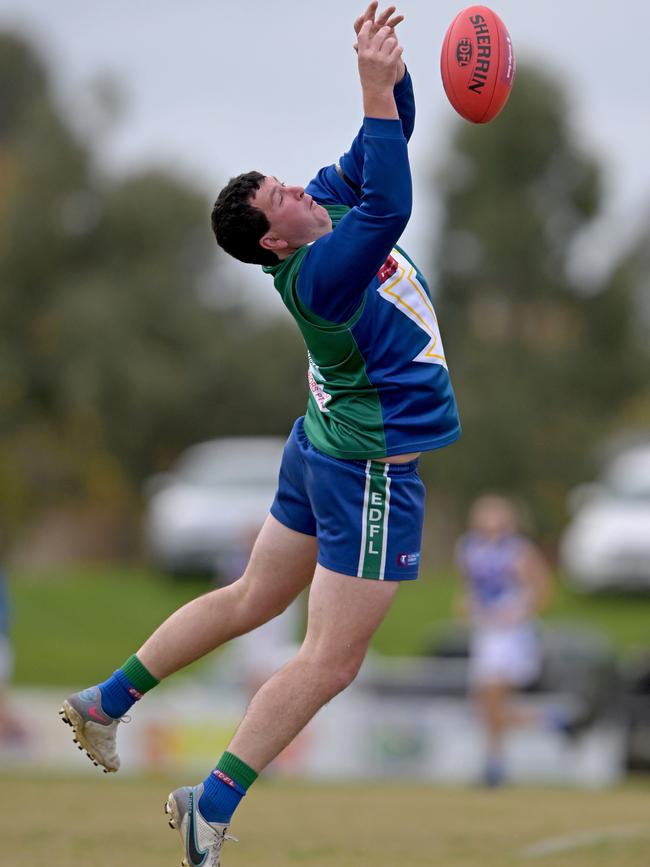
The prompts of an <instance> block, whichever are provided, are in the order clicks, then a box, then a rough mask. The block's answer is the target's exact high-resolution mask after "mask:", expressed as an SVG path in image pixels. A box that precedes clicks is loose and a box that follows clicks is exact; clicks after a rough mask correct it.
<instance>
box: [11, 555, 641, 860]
mask: <svg viewBox="0 0 650 867" xmlns="http://www.w3.org/2000/svg"><path fill="white" fill-rule="evenodd" d="M456 587H457V585H456V581H455V580H454V578H453V576H451V575H448V574H445V573H440V574H436V575H423V576H422V577H421V578H420V580H418V581H415V582H407V584H406V585H405V586H404V587H402V588H401V589H400V592H399V593H398V595H397V598H396V602H395V605H394V607H393V609H392V610H391V612H390V614H389V616H388V618H387V619H386V621H385V622H384V623H383V624H382V626H381V628H380V629H379V631H378V633H377V635H376V636H375V638H374V640H373V648H374V649H375V650H377V651H380V652H382V653H386V654H393V655H394V654H398V655H403V654H411V653H416V654H417V653H421V652H422V651H423V650H424V648H425V647H426V646H427V644H428V643H429V642H430V640H431V636H432V634H433V633H434V632H435V631H436V630H437V629H440V628H441V627H442V626H444V625H445V624H447V623H449V621H450V620H451V619H452V618H453V597H454V594H455V592H456ZM206 589H208V585H207V584H206V583H201V582H190V583H178V582H174V581H172V580H171V579H169V578H166V577H165V576H162V575H159V574H157V573H155V572H153V571H147V570H146V569H138V568H134V567H122V566H117V565H115V566H95V567H83V566H77V567H75V568H72V569H67V570H62V569H60V570H58V571H52V572H46V573H43V572H41V573H31V574H13V575H11V595H12V600H13V609H14V629H13V633H14V641H15V647H16V675H15V682H16V683H17V684H40V685H69V684H77V683H95V682H96V681H97V680H98V679H102V678H104V677H105V676H106V672H107V670H109V669H110V670H112V669H113V668H114V667H115V666H116V665H118V664H119V663H120V662H122V661H123V660H124V659H125V658H126V657H127V656H129V655H130V654H131V653H132V652H133V651H134V649H135V648H137V647H138V646H139V645H140V644H141V643H142V641H143V640H144V639H145V638H146V637H147V635H148V634H149V633H150V632H151V630H152V629H154V628H155V627H156V626H157V625H158V624H159V623H160V622H161V621H162V620H163V619H164V618H165V617H166V616H167V615H168V614H170V613H171V612H172V611H173V610H174V609H175V608H177V607H178V606H179V605H181V604H183V603H184V602H186V601H188V600H189V599H191V598H193V597H194V596H196V595H197V594H199V593H202V592H204V591H205V590H206ZM547 619H548V620H549V621H551V622H565V623H566V622H569V623H580V624H583V625H589V626H592V627H595V628H597V629H599V630H601V631H602V632H603V634H604V635H606V636H608V637H609V638H610V640H611V641H612V643H613V644H614V646H615V647H616V648H617V649H618V650H619V652H620V653H621V654H622V655H624V654H631V653H634V652H637V651H642V650H646V651H647V650H648V648H649V645H650V633H649V631H648V623H649V622H650V596H611V595H608V596H595V597H589V596H581V595H578V594H576V593H572V592H571V591H570V590H568V589H567V588H566V587H564V586H563V585H562V584H560V585H559V589H558V593H557V595H556V599H555V601H554V604H553V606H552V608H551V609H550V611H549V612H548V614H547ZM80 647H82V648H83V653H80V652H79V648H80ZM199 665H200V663H199ZM649 863H650V859H649Z"/></svg>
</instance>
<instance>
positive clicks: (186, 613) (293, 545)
mask: <svg viewBox="0 0 650 867" xmlns="http://www.w3.org/2000/svg"><path fill="white" fill-rule="evenodd" d="M316 553H317V546H316V538H315V537H314V536H307V535H305V534H304V533H296V532H295V530H290V529H289V528H288V527H285V526H284V525H283V524H281V523H280V522H279V521H277V520H276V519H275V518H274V517H273V516H272V515H269V516H268V517H267V519H266V521H265V523H264V526H263V527H262V529H261V530H260V533H259V536H258V537H257V541H256V542H255V545H254V547H253V551H252V553H251V557H250V561H249V563H248V566H247V567H246V571H245V572H244V574H243V576H242V577H241V578H240V579H239V580H238V581H235V582H234V583H232V584H229V585H228V586H227V587H221V588H219V589H218V590H213V591H212V592H210V593H206V594H205V595H204V596H199V597H198V599H193V600H192V601H191V602H188V603H187V605H184V606H183V607H182V608H179V609H178V611H175V612H174V614H172V615H171V616H170V617H169V618H168V619H167V620H165V622H164V623H163V624H162V625H161V626H159V627H158V629H157V630H156V631H155V632H154V633H153V635H151V637H150V638H148V639H147V641H146V642H145V643H144V644H143V645H142V647H141V648H140V650H138V652H137V655H138V659H139V660H140V661H141V662H142V664H143V665H144V666H146V668H147V669H148V670H149V671H150V672H151V673H152V674H153V675H154V676H155V677H156V678H158V679H159V680H161V679H162V678H163V677H167V676H168V675H170V674H173V673H174V672H175V671H178V670H179V669H180V668H183V667H184V666H186V665H189V663H190V662H193V661H194V660H196V659H199V658H200V657H202V656H204V655H205V654H206V653H209V652H210V651H211V650H214V649H215V648H216V647H220V646H221V645H222V644H225V643H226V642H227V641H230V640H231V639H232V638H235V637H236V636H238V635H243V634H244V633H245V632H250V630H251V629H255V628H256V627H257V626H261V624H262V623H266V622H267V621H268V620H270V619H271V618H273V617H275V616H276V615H278V614H280V613H281V612H282V611H284V610H285V608H287V607H288V605H289V604H290V603H291V602H293V600H294V599H295V598H296V597H297V596H298V595H299V593H301V592H302V590H304V588H305V587H306V586H307V585H308V584H309V582H310V580H311V578H312V575H313V574H314V567H315V565H316Z"/></svg>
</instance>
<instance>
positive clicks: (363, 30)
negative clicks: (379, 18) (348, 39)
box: [357, 19, 374, 48]
mask: <svg viewBox="0 0 650 867" xmlns="http://www.w3.org/2000/svg"><path fill="white" fill-rule="evenodd" d="M373 26H374V25H373V22H372V21H368V20H367V19H366V20H365V21H364V22H363V24H362V25H361V27H360V28H359V32H358V33H357V48H359V47H361V48H363V47H365V46H366V45H368V44H369V42H370V40H371V38H372V28H373Z"/></svg>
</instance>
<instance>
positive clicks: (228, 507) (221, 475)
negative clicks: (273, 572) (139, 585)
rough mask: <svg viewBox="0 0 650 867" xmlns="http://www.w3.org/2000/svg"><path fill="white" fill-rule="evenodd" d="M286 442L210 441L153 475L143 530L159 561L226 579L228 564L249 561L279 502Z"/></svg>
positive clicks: (172, 568)
mask: <svg viewBox="0 0 650 867" xmlns="http://www.w3.org/2000/svg"><path fill="white" fill-rule="evenodd" d="M283 446H284V441H283V440H282V439H280V438H275V437H234V438H223V439H216V440H210V441H208V442H204V443H199V444H198V445H195V446H192V447H191V448H189V449H187V450H186V451H185V452H183V453H182V454H181V455H180V457H179V458H178V460H177V461H176V463H175V464H174V466H173V467H172V468H171V470H170V471H169V472H168V473H164V474H162V475H158V476H154V477H153V478H152V479H150V480H149V481H148V482H147V485H146V489H145V490H146V493H147V497H148V505H147V511H146V516H145V529H144V532H145V542H146V545H147V548H148V550H149V552H150V554H151V557H152V558H153V560H154V562H155V563H156V564H157V566H158V567H159V568H161V569H163V570H164V571H166V572H170V573H173V574H176V575H216V576H217V577H219V573H224V572H225V571H227V567H226V565H225V564H227V563H237V562H242V563H245V560H246V559H247V555H248V552H249V551H250V547H251V545H252V539H253V538H254V536H255V534H256V533H257V531H258V530H259V528H260V527H261V525H262V523H263V522H264V520H265V518H266V516H267V514H268V511H269V507H270V505H271V503H272V501H273V496H274V494H275V490H276V487H277V480H278V471H279V468H280V461H281V458H282V449H283ZM222 577H224V576H223V575H222ZM228 577H231V576H228Z"/></svg>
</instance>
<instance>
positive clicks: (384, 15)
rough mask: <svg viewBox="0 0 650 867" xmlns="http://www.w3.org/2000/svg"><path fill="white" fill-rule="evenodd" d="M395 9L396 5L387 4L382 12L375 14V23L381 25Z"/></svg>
mask: <svg viewBox="0 0 650 867" xmlns="http://www.w3.org/2000/svg"><path fill="white" fill-rule="evenodd" d="M396 9H397V6H387V7H386V8H385V9H384V11H383V12H381V13H380V14H379V15H377V17H376V18H375V24H376V25H377V26H378V27H383V26H384V24H386V22H387V21H388V19H389V18H390V16H391V15H392V14H393V12H395V10H396Z"/></svg>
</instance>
